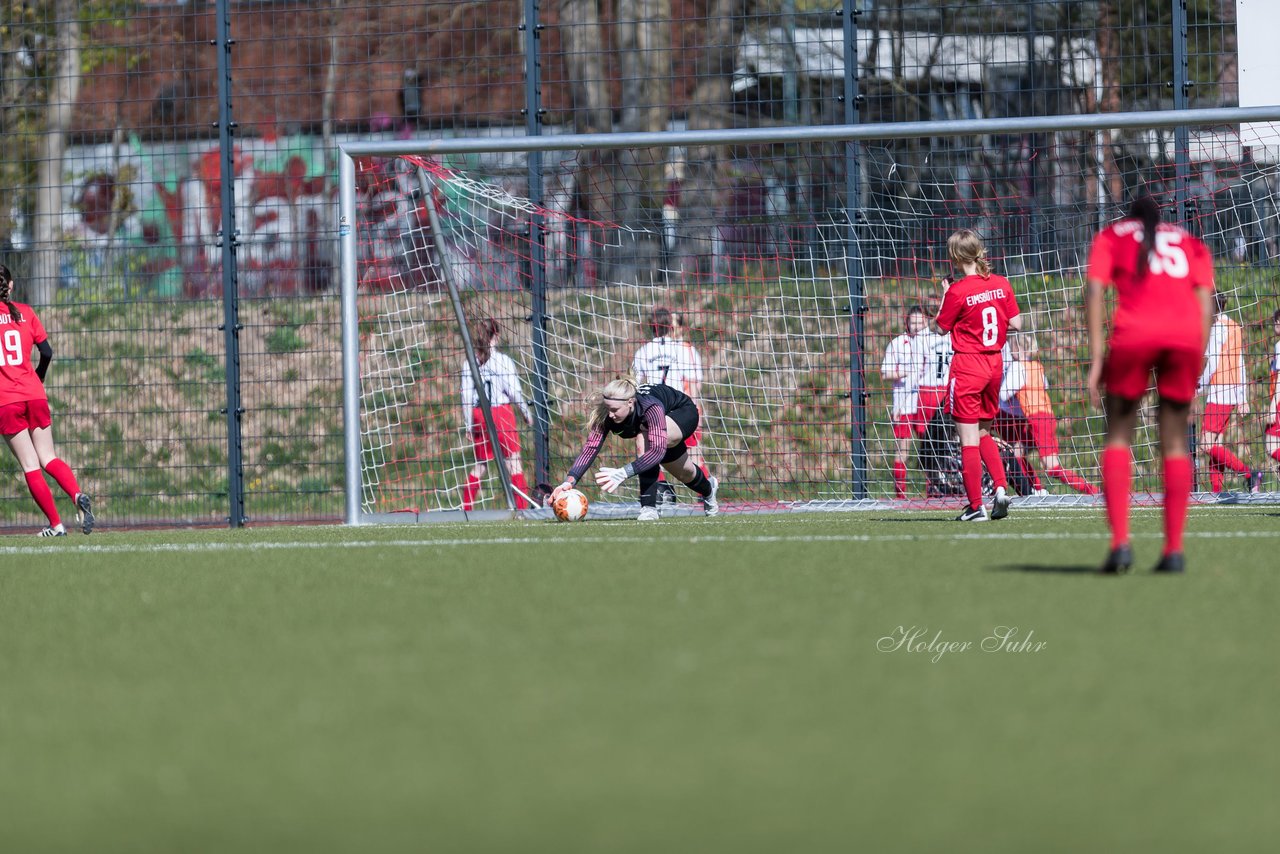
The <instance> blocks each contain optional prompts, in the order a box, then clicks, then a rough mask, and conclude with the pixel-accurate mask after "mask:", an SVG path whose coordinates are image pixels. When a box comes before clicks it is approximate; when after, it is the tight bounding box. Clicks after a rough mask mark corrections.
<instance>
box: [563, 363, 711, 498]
mask: <svg viewBox="0 0 1280 854" xmlns="http://www.w3.org/2000/svg"><path fill="white" fill-rule="evenodd" d="M684 406H691V407H694V408H695V409H696V408H697V405H696V404H695V403H694V402H693V398H691V397H689V395H687V394H685V393H684V392H682V391H680V390H679V389H674V388H672V387H671V386H667V385H642V386H640V387H639V388H637V389H636V405H635V406H633V407H632V408H631V414H630V415H628V416H627V417H626V418H624V419H623V420H622V421H621V422H614V421H610V420H608V419H605V422H604V424H603V425H602V426H600V427H594V428H592V430H591V432H590V433H589V434H587V441H586V444H584V445H583V446H582V453H580V454H578V458H577V459H576V460H574V462H573V468H571V469H569V477H571V478H573V479H574V481H578V480H581V479H582V475H584V474H585V473H586V471H587V469H589V468H591V464H592V463H593V462H595V459H596V456H597V455H598V454H599V453H600V448H601V447H602V446H603V445H604V437H605V436H606V435H607V434H609V433H614V434H616V435H618V436H621V437H622V438H623V439H634V438H635V437H636V436H639V435H640V434H642V433H643V434H644V437H645V446H644V448H645V450H644V453H643V454H641V455H640V456H639V457H638V458H637V459H636V460H635V461H634V462H632V463H631V466H632V471H633V472H634V473H639V472H642V471H648V470H649V469H651V468H653V467H654V466H656V465H657V464H658V463H660V462H661V461H662V457H663V456H664V455H665V454H666V452H667V413H668V412H672V411H674V410H676V409H679V408H681V407H684Z"/></svg>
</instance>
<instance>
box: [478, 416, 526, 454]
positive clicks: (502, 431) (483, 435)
mask: <svg viewBox="0 0 1280 854" xmlns="http://www.w3.org/2000/svg"><path fill="white" fill-rule="evenodd" d="M493 426H494V427H496V428H498V447H499V448H501V449H502V456H503V457H504V458H505V457H509V456H511V455H512V454H518V453H520V432H519V431H518V430H517V429H516V414H515V413H514V412H513V411H512V410H511V406H510V405H509V404H503V405H502V406H495V407H493ZM471 441H472V442H473V443H474V444H475V449H476V462H479V463H484V462H488V461H489V460H491V459H493V445H491V444H490V443H489V433H488V431H486V430H485V429H484V410H483V409H481V408H480V407H478V406H477V407H476V408H475V409H473V410H472V411H471Z"/></svg>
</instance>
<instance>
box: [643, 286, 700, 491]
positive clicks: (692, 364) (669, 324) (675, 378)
mask: <svg viewBox="0 0 1280 854" xmlns="http://www.w3.org/2000/svg"><path fill="white" fill-rule="evenodd" d="M680 325H682V324H681V323H680V317H679V315H677V314H675V313H673V312H672V311H671V309H669V308H667V307H666V306H662V305H658V306H654V308H653V311H652V312H651V313H650V315H649V330H650V331H651V332H652V333H653V340H652V341H650V342H649V343H647V344H644V345H641V347H640V349H639V350H637V351H636V355H635V358H634V359H633V360H632V362H631V373H632V374H633V375H634V376H635V381H636V384H637V385H659V384H660V385H665V386H670V387H671V388H674V389H676V390H677V391H681V392H684V393H685V394H687V395H688V396H689V397H691V398H693V402H694V403H695V404H696V405H697V407H698V411H699V419H698V421H699V427H698V429H697V430H695V431H694V432H693V435H692V436H689V437H688V439H687V440H686V443H685V447H686V448H687V449H688V453H689V461H690V462H691V463H693V464H694V465H695V466H697V467H698V468H699V469H701V470H702V474H703V475H704V476H707V477H709V476H710V475H708V473H707V465H706V462H705V461H704V460H703V456H702V447H701V439H702V427H701V422H702V421H703V418H704V416H702V415H701V412H702V403H701V397H702V359H701V358H700V357H699V356H698V351H697V350H695V349H693V345H692V344H690V343H689V342H687V341H682V340H680V339H679V338H676V337H672V333H673V332H674V331H675V328H676V327H677V326H680ZM639 443H640V440H639V439H637V448H638V449H639V451H643V448H640V444H639ZM660 475H661V473H660ZM658 497H659V499H661V500H662V501H663V503H674V501H675V490H674V489H672V487H671V485H670V484H668V483H667V482H666V477H665V476H660V477H659V482H658Z"/></svg>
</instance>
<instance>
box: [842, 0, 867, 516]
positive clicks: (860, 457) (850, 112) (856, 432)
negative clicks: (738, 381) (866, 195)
mask: <svg viewBox="0 0 1280 854" xmlns="http://www.w3.org/2000/svg"><path fill="white" fill-rule="evenodd" d="M841 14H842V16H843V18H844V122H845V124H846V125H856V124H857V123H858V98H859V96H858V23H857V20H856V18H857V16H858V15H860V14H862V12H861V11H860V10H859V9H857V8H855V0H842V6H841ZM858 147H859V143H858V142H857V141H856V140H850V141H848V142H846V143H845V146H844V168H845V176H844V187H845V201H844V207H845V274H846V276H847V277H848V281H849V411H850V421H851V423H850V430H849V454H850V459H851V462H852V483H851V487H852V491H853V497H854V498H866V497H867V437H866V425H867V392H866V378H865V376H864V374H863V353H862V351H863V349H864V346H865V343H864V341H863V326H864V323H865V320H866V313H867V297H866V282H865V281H864V280H863V277H862V247H861V246H859V245H858V219H859V217H860V216H861V212H860V210H859V193H860V189H859V181H858V178H859V175H858V170H859V168H860V166H859V163H858Z"/></svg>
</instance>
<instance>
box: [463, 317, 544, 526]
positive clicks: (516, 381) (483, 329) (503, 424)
mask: <svg viewBox="0 0 1280 854" xmlns="http://www.w3.org/2000/svg"><path fill="white" fill-rule="evenodd" d="M500 333H501V330H500V328H499V326H498V322H497V321H496V320H494V319H493V318H491V317H486V318H482V319H481V320H479V321H477V322H476V324H475V327H474V329H472V331H471V340H472V344H473V345H474V346H475V349H476V361H477V362H479V363H480V377H481V379H482V381H483V382H484V388H485V394H486V395H487V396H488V398H489V408H490V410H491V411H492V413H493V426H494V427H495V428H496V429H497V431H498V447H499V448H501V449H502V458H503V460H504V461H505V462H506V464H507V471H508V472H510V473H511V484H512V486H514V487H515V488H516V496H515V497H516V509H517V510H524V509H527V508H528V506H529V502H528V500H527V499H526V498H525V496H526V495H528V494H529V484H528V482H527V481H526V480H525V477H524V469H523V468H522V466H521V463H520V432H519V430H518V429H517V427H516V416H515V412H514V411H513V410H512V408H511V407H512V406H513V405H514V406H516V407H519V409H520V412H521V413H522V414H523V415H524V420H525V423H526V424H529V425H530V426H532V425H533V414H532V413H531V412H530V411H529V404H528V403H526V402H525V399H524V391H523V390H522V389H521V387H520V375H519V374H518V373H517V372H516V363H515V362H513V361H511V358H510V357H509V356H507V355H505V354H503V353H499V352H498V350H497V343H498V337H499V335H500ZM462 416H463V421H464V423H465V424H466V425H467V432H468V433H469V434H470V435H471V443H472V446H473V447H474V448H475V452H476V464H475V467H474V468H472V469H471V472H470V473H469V474H468V475H467V485H466V486H465V487H464V488H463V490H462V509H463V510H470V509H472V508H473V507H474V506H475V500H476V496H477V495H478V494H479V492H480V481H481V479H482V478H484V476H485V474H486V473H487V472H488V471H489V461H490V460H492V459H493V442H492V441H491V439H490V437H489V433H488V430H486V429H485V423H484V410H482V409H481V408H480V398H479V396H478V395H477V394H476V386H475V382H474V380H473V379H472V377H471V366H470V365H469V364H467V361H466V360H465V359H464V360H463V362H462Z"/></svg>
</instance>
